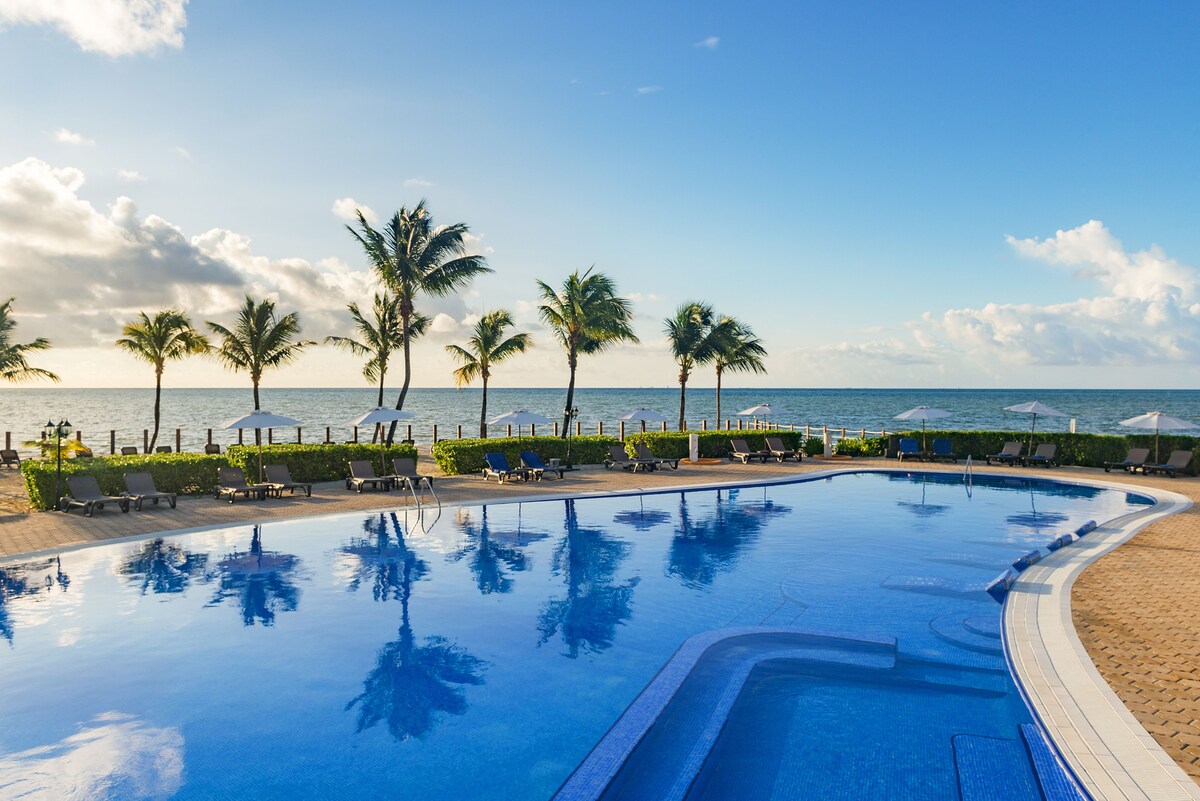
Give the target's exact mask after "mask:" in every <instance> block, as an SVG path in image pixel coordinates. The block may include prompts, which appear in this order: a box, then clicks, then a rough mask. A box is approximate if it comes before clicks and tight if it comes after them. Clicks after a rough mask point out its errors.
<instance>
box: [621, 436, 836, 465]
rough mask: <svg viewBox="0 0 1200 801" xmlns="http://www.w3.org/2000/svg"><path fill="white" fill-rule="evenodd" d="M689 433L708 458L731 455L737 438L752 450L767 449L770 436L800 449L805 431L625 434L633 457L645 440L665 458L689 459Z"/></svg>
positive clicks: (702, 456)
mask: <svg viewBox="0 0 1200 801" xmlns="http://www.w3.org/2000/svg"><path fill="white" fill-rule="evenodd" d="M689 434H695V435H696V436H697V437H698V438H699V446H700V456H701V458H706V459H726V458H728V457H729V452H730V451H731V450H733V448H732V447H731V446H730V444H729V443H730V441H731V440H735V439H744V440H746V445H748V446H749V447H750V449H751V450H762V449H764V448H766V447H767V437H779V438H780V439H781V440H783V444H784V445H785V446H787V447H788V448H797V447H799V446H800V445H801V444H802V443H803V442H804V434H802V433H800V432H795V431H647V432H646V433H644V434H643V433H642V432H640V431H639V432H638V433H636V434H629V433H626V434H625V450H626V451H627V452H628V453H629V455H630V456H633V455H634V454H635V453H636V450H635V449H634V446H635V444H636V443H638V442H645V443H646V446H647V447H649V448H650V450H651V451H652V452H653V453H654V455H655V456H657V457H659V458H661V459H686V458H687V457H688V435H689ZM819 441H820V440H818V442H819Z"/></svg>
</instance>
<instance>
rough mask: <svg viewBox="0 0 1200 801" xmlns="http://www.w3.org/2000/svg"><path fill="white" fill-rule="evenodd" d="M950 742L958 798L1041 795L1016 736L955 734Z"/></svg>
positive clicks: (1012, 799)
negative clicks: (952, 751) (1008, 737)
mask: <svg viewBox="0 0 1200 801" xmlns="http://www.w3.org/2000/svg"><path fill="white" fill-rule="evenodd" d="M950 742H951V744H952V746H953V748H954V768H955V771H956V773H957V774H958V792H959V794H960V795H961V797H962V801H1017V799H1030V800H1031V801H1033V800H1034V799H1041V797H1042V794H1041V792H1040V790H1039V785H1038V783H1037V779H1036V778H1035V777H1034V775H1033V768H1032V766H1031V765H1030V763H1029V755H1028V753H1027V752H1026V750H1025V745H1024V744H1023V743H1022V742H1021V741H1020V740H1005V739H1001V738H998V737H980V736H977V735H974V734H958V735H955V736H954V737H951V738H950Z"/></svg>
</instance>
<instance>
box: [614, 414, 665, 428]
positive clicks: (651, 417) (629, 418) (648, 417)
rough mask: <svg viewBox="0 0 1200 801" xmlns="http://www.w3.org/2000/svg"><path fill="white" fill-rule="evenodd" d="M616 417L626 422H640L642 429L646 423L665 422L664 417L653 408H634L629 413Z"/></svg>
mask: <svg viewBox="0 0 1200 801" xmlns="http://www.w3.org/2000/svg"><path fill="white" fill-rule="evenodd" d="M617 419H618V420H624V421H625V422H626V423H638V422H640V423H641V424H642V431H645V430H646V423H665V422H667V418H666V417H664V416H663V415H661V414H659V413H658V412H656V411H654V410H653V409H634V410H633V411H632V412H630V413H629V414H623V415H621V416H620V417H618V418H617Z"/></svg>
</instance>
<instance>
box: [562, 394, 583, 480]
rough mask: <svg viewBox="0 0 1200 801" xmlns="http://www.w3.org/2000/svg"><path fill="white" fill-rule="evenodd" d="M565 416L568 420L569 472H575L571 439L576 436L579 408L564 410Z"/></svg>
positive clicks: (567, 467) (567, 466)
mask: <svg viewBox="0 0 1200 801" xmlns="http://www.w3.org/2000/svg"><path fill="white" fill-rule="evenodd" d="M563 414H564V415H565V416H566V418H567V465H566V469H567V470H574V469H575V466H574V465H573V464H571V439H572V438H573V437H574V436H575V418H576V417H578V416H579V407H578V406H576V407H575V408H574V409H564V410H563Z"/></svg>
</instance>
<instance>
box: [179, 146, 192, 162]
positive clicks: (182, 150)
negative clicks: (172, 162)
mask: <svg viewBox="0 0 1200 801" xmlns="http://www.w3.org/2000/svg"><path fill="white" fill-rule="evenodd" d="M175 154H176V155H177V156H179V157H180V158H185V159H187V160H188V161H191V160H192V153H191V151H190V150H188V149H187V148H186V147H184V146H183V145H175Z"/></svg>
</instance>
